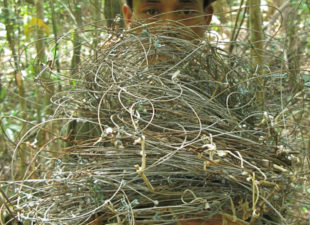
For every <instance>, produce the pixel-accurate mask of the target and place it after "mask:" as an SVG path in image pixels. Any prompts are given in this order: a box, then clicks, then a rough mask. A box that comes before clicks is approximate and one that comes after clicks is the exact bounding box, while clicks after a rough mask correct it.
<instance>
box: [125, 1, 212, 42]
mask: <svg viewBox="0 0 310 225" xmlns="http://www.w3.org/2000/svg"><path fill="white" fill-rule="evenodd" d="M203 3H204V1H203V0H133V8H130V7H129V6H128V5H127V4H124V5H123V15H124V18H125V24H126V26H127V27H130V26H132V25H135V24H138V23H141V22H145V23H151V22H155V21H156V22H159V23H162V24H163V25H167V24H169V23H170V22H177V23H180V24H183V25H184V26H185V27H188V28H190V29H191V30H192V31H193V33H194V34H195V35H193V37H192V39H198V38H203V36H204V33H205V31H206V29H207V26H208V25H209V24H210V22H211V19H212V14H213V7H212V6H211V5H209V6H207V7H204V4H203Z"/></svg>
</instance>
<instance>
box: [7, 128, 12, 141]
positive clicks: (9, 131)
mask: <svg viewBox="0 0 310 225" xmlns="http://www.w3.org/2000/svg"><path fill="white" fill-rule="evenodd" d="M5 133H6V136H8V138H9V139H10V140H11V141H14V133H13V131H12V130H11V129H9V128H7V129H6V131H5Z"/></svg>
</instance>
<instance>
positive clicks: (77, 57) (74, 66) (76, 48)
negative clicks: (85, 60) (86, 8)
mask: <svg viewBox="0 0 310 225" xmlns="http://www.w3.org/2000/svg"><path fill="white" fill-rule="evenodd" d="M74 6H75V9H74V11H73V15H74V17H75V20H76V26H77V28H76V29H75V30H74V34H73V41H72V42H73V55H72V59H71V75H74V74H75V73H76V72H77V71H78V66H79V64H80V61H81V48H82V46H81V44H82V42H81V37H80V35H79V30H78V28H79V27H81V26H82V8H81V4H79V1H78V0H75V1H74Z"/></svg>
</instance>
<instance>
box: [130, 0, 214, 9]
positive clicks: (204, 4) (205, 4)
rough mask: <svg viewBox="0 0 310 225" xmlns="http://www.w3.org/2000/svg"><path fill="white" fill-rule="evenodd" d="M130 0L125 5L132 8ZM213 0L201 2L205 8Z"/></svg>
mask: <svg viewBox="0 0 310 225" xmlns="http://www.w3.org/2000/svg"><path fill="white" fill-rule="evenodd" d="M132 1H133V0H126V3H127V5H128V6H129V7H130V8H132ZM214 1H215V0H204V2H203V6H204V8H206V7H207V6H209V5H210V4H211V3H212V2H214Z"/></svg>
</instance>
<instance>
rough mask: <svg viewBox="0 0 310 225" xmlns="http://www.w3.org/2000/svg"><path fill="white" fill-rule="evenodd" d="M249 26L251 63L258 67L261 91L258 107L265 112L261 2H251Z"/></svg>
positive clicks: (259, 91)
mask: <svg viewBox="0 0 310 225" xmlns="http://www.w3.org/2000/svg"><path fill="white" fill-rule="evenodd" d="M249 14H250V17H249V19H250V20H249V25H250V43H251V63H252V66H253V67H256V74H255V76H257V83H258V85H259V90H258V91H257V97H256V102H257V105H258V106H259V107H260V108H261V109H262V110H264V108H265V107H264V105H265V94H264V86H265V85H264V80H263V78H261V76H262V75H263V70H262V65H263V64H264V58H263V55H264V51H263V48H264V33H263V20H262V14H261V10H260V0H249Z"/></svg>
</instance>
